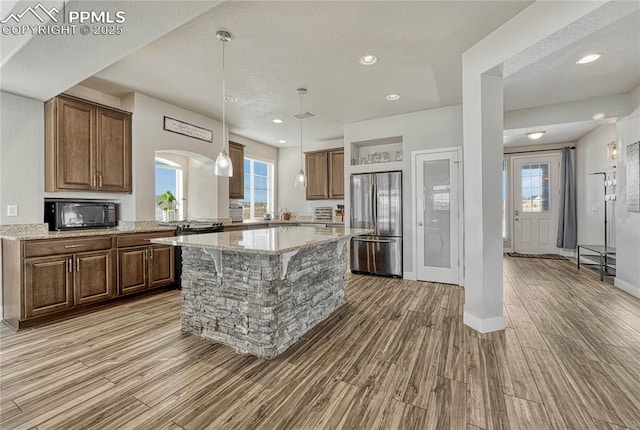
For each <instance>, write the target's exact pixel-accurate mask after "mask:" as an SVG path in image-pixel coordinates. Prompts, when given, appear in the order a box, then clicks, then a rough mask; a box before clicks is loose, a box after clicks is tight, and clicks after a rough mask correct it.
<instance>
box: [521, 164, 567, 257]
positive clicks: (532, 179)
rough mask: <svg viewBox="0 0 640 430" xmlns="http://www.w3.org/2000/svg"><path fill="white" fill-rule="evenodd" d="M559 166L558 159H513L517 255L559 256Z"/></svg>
mask: <svg viewBox="0 0 640 430" xmlns="http://www.w3.org/2000/svg"><path fill="white" fill-rule="evenodd" d="M559 163H560V158H559V156H557V155H552V156H542V157H538V156H536V157H517V158H514V159H513V185H514V186H513V193H514V195H513V202H514V204H513V207H514V212H513V221H514V222H513V225H514V236H515V241H514V251H515V252H520V253H523V254H546V253H555V252H557V249H556V236H557V233H558V212H557V211H558V198H559V188H558V187H559V180H558V171H559V169H558V166H559Z"/></svg>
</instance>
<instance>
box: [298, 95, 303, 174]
mask: <svg viewBox="0 0 640 430" xmlns="http://www.w3.org/2000/svg"><path fill="white" fill-rule="evenodd" d="M302 94H303V93H302V92H300V110H299V112H300V113H302ZM300 170H302V120H300Z"/></svg>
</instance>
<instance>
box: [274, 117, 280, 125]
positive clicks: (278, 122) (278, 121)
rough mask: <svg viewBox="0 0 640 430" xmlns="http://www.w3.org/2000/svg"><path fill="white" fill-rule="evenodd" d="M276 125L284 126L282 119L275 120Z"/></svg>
mask: <svg viewBox="0 0 640 430" xmlns="http://www.w3.org/2000/svg"><path fill="white" fill-rule="evenodd" d="M273 122H275V123H276V124H282V120H281V119H280V118H276V119H274V120H273Z"/></svg>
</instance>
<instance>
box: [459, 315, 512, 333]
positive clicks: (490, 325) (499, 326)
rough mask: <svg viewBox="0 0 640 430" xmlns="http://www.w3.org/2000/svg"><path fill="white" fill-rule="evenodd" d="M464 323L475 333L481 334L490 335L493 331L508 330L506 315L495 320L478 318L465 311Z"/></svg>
mask: <svg viewBox="0 0 640 430" xmlns="http://www.w3.org/2000/svg"><path fill="white" fill-rule="evenodd" d="M463 322H464V323H465V325H468V326H469V327H471V328H472V329H474V330H475V331H478V332H480V333H490V332H492V331H499V330H504V329H505V328H507V326H506V323H505V320H504V315H500V316H499V317H494V318H486V319H482V318H478V317H477V316H475V315H473V314H470V313H469V312H467V311H464V318H463Z"/></svg>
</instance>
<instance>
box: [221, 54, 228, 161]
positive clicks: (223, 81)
mask: <svg viewBox="0 0 640 430" xmlns="http://www.w3.org/2000/svg"><path fill="white" fill-rule="evenodd" d="M225 44H226V42H224V41H223V42H222V151H225V149H226V148H227V136H226V133H225V123H226V104H227V103H226V100H225V97H226V96H227V89H226V85H225V80H224V71H225V64H224V45H225Z"/></svg>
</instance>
